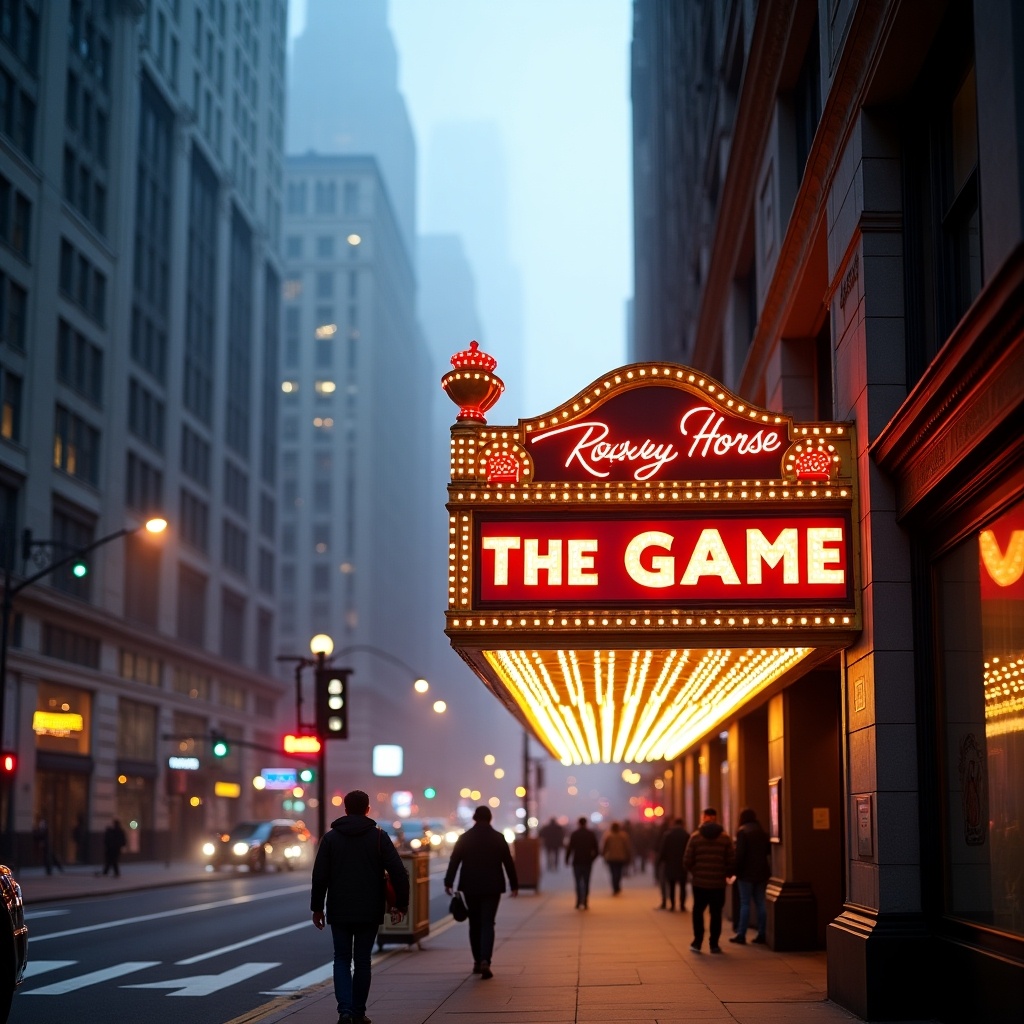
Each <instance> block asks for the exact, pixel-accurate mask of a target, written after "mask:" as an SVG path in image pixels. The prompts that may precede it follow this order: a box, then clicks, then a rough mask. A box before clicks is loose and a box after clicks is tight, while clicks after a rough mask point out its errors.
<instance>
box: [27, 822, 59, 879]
mask: <svg viewBox="0 0 1024 1024" xmlns="http://www.w3.org/2000/svg"><path fill="white" fill-rule="evenodd" d="M32 839H33V840H34V842H35V847H36V856H37V857H38V858H39V859H40V860H41V861H42V864H43V867H44V868H45V869H46V873H47V874H48V875H52V874H53V869H54V868H56V869H57V870H58V871H59V872H60V873H61V874H63V873H64V865H63V864H62V863H61V860H60V858H59V857H58V856H57V853H56V851H55V850H54V848H53V842H52V841H51V838H50V826H49V823H48V822H47V820H46V819H45V818H37V819H36V827H35V828H34V829H33V831H32Z"/></svg>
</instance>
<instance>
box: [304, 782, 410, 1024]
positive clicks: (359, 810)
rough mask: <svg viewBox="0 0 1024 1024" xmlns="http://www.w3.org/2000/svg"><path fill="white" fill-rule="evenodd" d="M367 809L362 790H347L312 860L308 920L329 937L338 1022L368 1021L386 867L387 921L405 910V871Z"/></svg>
mask: <svg viewBox="0 0 1024 1024" xmlns="http://www.w3.org/2000/svg"><path fill="white" fill-rule="evenodd" d="M369 811H370V798H369V796H367V795H366V793H364V792H362V791H361V790H358V789H354V790H353V791H352V792H351V793H346V794H345V814H344V815H343V816H342V817H340V818H336V819H335V820H334V821H332V822H331V827H330V829H329V830H328V831H327V833H326V834H325V835H324V837H323V838H322V839H321V840H320V844H319V846H318V848H317V851H316V860H315V861H314V862H313V882H312V888H311V889H310V894H309V907H310V910H311V911H312V913H313V924H314V925H316V927H317V928H319V929H320V930H321V931H322V930H323V927H324V924H325V923H326V924H329V925H330V926H331V935H332V936H333V938H334V995H335V998H336V999H337V1001H338V1024H343V1022H345V1024H349V1022H351V1024H369V1018H368V1017H367V1016H366V1000H367V997H368V996H369V994H370V956H371V954H372V953H373V943H374V940H375V939H376V938H377V928H378V926H379V925H380V922H381V921H382V920H383V919H384V913H385V896H384V872H385V871H387V873H388V874H389V875H390V876H391V883H392V885H393V886H394V888H395V906H394V907H393V908H392V909H391V922H392V924H398V922H399V921H401V920H402V918H403V917H404V916H405V913H406V911H407V910H408V909H409V873H408V871H406V869H405V865H404V864H403V863H402V858H401V857H399V855H398V851H397V850H396V849H395V847H394V844H393V843H392V842H391V837H390V836H389V835H388V834H387V833H386V832H385V831H384V830H383V829H380V828H378V827H377V822H375V821H374V820H373V818H371V817H369ZM325 900H326V905H327V912H326V914H325V913H324V903H325ZM353 964H354V969H353Z"/></svg>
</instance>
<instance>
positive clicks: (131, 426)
mask: <svg viewBox="0 0 1024 1024" xmlns="http://www.w3.org/2000/svg"><path fill="white" fill-rule="evenodd" d="M286 31H287V27H286V4H285V3H284V0H270V2H267V3H261V4H238V5H228V4H226V3H223V2H215V3H205V2H204V3H198V2H190V0H179V2H174V3H170V2H160V0H158V2H154V3H149V4H146V5H145V6H144V7H142V6H140V7H138V8H134V7H130V6H125V5H121V4H109V3H99V2H85V0H53V2H49V3H46V4H39V3H34V2H31V0H16V2H13V3H11V4H8V5H7V7H6V8H5V16H4V18H3V19H0V33H2V35H3V39H2V42H3V44H4V45H3V46H0V74H2V75H3V80H4V82H5V83H6V86H5V94H6V97H7V99H6V101H5V104H6V109H7V113H8V116H7V117H6V118H5V120H4V123H3V125H2V138H0V232H2V235H3V241H4V243H5V244H4V245H3V246H0V302H2V306H3V311H4V315H3V318H2V347H0V361H2V376H0V381H2V383H0V387H2V403H3V416H2V429H0V489H2V490H0V503H2V510H3V511H2V517H3V530H4V540H5V543H4V545H3V555H4V560H5V566H4V567H5V570H6V571H7V573H9V575H8V576H7V583H8V585H9V588H8V596H9V597H11V598H13V602H12V603H13V615H12V617H11V623H10V625H11V631H10V633H9V636H8V637H7V639H8V649H7V651H6V654H7V665H6V668H7V672H6V676H7V678H6V680H5V682H6V686H5V692H4V701H3V710H4V716H3V729H2V733H0V743H2V747H3V749H4V750H13V751H15V752H16V754H17V757H18V769H17V780H16V785H11V784H10V782H11V780H9V779H8V780H6V782H7V784H8V785H7V786H6V788H5V789H4V791H3V793H2V798H3V807H2V824H3V826H4V832H5V840H6V844H7V847H8V848H9V849H15V850H21V851H22V852H23V853H24V852H26V851H27V849H28V844H29V836H30V833H31V831H32V827H33V824H34V821H35V819H37V818H39V817H45V818H46V819H47V821H48V823H49V826H50V834H51V835H52V836H53V837H54V838H55V841H56V842H57V843H58V854H59V855H62V856H71V855H72V852H73V851H72V849H71V848H70V846H69V844H70V836H71V834H72V830H73V827H74V826H75V824H76V821H77V820H78V819H79V818H80V819H81V821H82V823H83V824H84V825H85V827H86V829H87V831H88V832H89V833H91V835H92V839H93V843H92V850H93V852H94V853H95V852H97V851H98V848H99V846H98V838H97V836H98V834H99V833H100V832H102V830H103V827H104V826H105V825H106V823H107V822H108V821H109V820H110V818H111V817H112V816H114V815H116V816H117V817H119V818H120V819H121V820H122V821H123V822H124V823H125V825H126V827H127V829H128V833H129V853H130V854H135V853H138V854H139V855H141V856H155V855H156V854H157V851H159V852H160V855H161V856H162V855H164V854H165V852H166V851H167V850H168V849H170V850H172V851H174V852H186V851H188V850H190V849H191V846H192V845H193V844H194V843H197V842H198V839H199V836H200V835H201V834H202V833H203V832H204V831H205V830H206V829H208V828H210V827H213V826H214V825H227V824H229V823H230V822H231V821H232V820H233V819H235V818H237V817H240V816H247V815H249V814H251V813H253V810H254V808H255V806H256V805H255V804H254V800H255V794H254V793H253V789H252V787H251V785H250V784H249V783H250V780H251V778H252V774H253V772H254V771H258V768H259V764H260V763H261V758H262V755H260V754H259V753H258V752H257V751H255V750H254V749H253V747H252V746H251V745H254V744H269V743H270V742H271V741H272V739H273V733H272V731H271V730H270V729H269V728H268V723H270V722H272V721H273V719H274V718H275V715H276V711H277V702H278V698H279V697H280V695H281V693H282V687H281V685H280V683H279V682H278V681H277V679H276V678H275V676H274V675H273V674H272V668H273V655H274V650H273V646H272V641H271V638H272V636H273V632H274V612H275V603H274V579H275V572H276V564H275V559H276V550H275V530H276V510H277V493H276V486H277V483H276V475H275V474H276V468H277V452H276V445H277V420H276V403H277V394H278V391H277V381H276V376H277V372H276V364H277V347H278V334H279V326H278V324H279V296H280V290H281V275H280V271H279V268H278V259H277V247H278V244H279V237H280V227H281V190H282V157H283V153H282V149H283V124H284V72H285V46H286ZM154 512H160V513H162V514H163V515H164V516H165V517H166V519H167V520H168V521H169V524H170V525H169V529H168V530H167V532H166V536H165V537H164V539H163V540H162V542H161V544H160V545H159V546H153V545H152V544H151V543H149V542H148V541H146V540H143V534H142V533H139V532H135V531H136V529H137V528H138V527H140V526H141V525H142V523H143V522H144V521H145V519H146V517H147V516H149V515H150V514H152V513H154ZM123 531H127V532H126V534H125V535H124V536H123V538H122V537H121V536H120V534H121V533H122V532H123ZM112 534H113V535H115V536H113V537H111V535H112ZM44 541H45V542H47V543H42V542H44ZM97 542H99V543H98V544H97ZM90 545H97V546H96V547H95V549H94V550H93V551H92V552H91V554H90V556H89V560H88V561H89V564H88V571H87V574H86V575H85V576H84V577H81V578H79V577H76V576H75V575H72V574H70V573H69V572H68V571H67V569H66V568H57V569H55V570H54V571H53V572H52V573H50V574H44V575H43V576H42V577H41V578H40V579H39V580H38V581H36V582H34V583H31V584H28V582H27V581H29V580H31V577H32V574H33V573H34V572H37V571H43V570H44V569H45V568H46V566H47V565H48V564H54V562H55V561H57V562H59V561H60V560H61V559H63V558H64V557H66V556H67V555H68V553H69V552H74V551H75V550H77V549H80V548H84V547H89V546H90ZM26 584H27V585H26ZM213 730H217V731H220V732H223V733H224V734H225V735H226V736H227V737H228V738H229V744H228V753H227V756H226V757H224V758H223V759H216V758H215V757H214V756H213V755H212V751H211V750H210V743H209V738H210V735H211V732H212V731H213Z"/></svg>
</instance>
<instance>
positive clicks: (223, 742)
mask: <svg viewBox="0 0 1024 1024" xmlns="http://www.w3.org/2000/svg"><path fill="white" fill-rule="evenodd" d="M230 753H231V748H230V747H229V746H228V741H227V739H226V738H225V737H224V736H221V735H220V733H214V736H213V756H214V757H227V756H228V754H230Z"/></svg>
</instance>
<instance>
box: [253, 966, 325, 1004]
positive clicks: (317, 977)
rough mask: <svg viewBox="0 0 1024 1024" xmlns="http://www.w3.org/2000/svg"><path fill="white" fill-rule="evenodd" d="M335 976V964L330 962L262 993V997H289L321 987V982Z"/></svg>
mask: <svg viewBox="0 0 1024 1024" xmlns="http://www.w3.org/2000/svg"><path fill="white" fill-rule="evenodd" d="M333 975H334V962H333V961H328V962H327V963H325V964H324V965H323V966H322V967H316V968H314V969H313V970H312V971H306V973H305V974H300V975H299V976H298V977H297V978H292V980H291V981H286V982H285V983H284V984H283V985H278V986H277V988H274V989H271V990H270V991H268V992H261V993H260V995H261V996H287V995H291V994H292V993H293V992H298V991H299V990H300V989H304V988H309V987H310V985H319V984H320V982H321V981H327V979H328V978H330V977H332V976H333Z"/></svg>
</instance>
